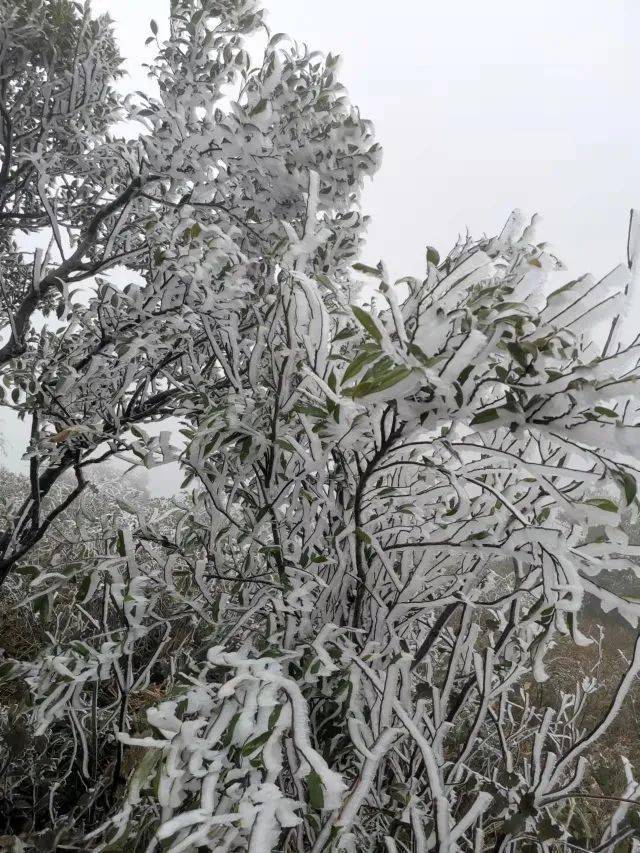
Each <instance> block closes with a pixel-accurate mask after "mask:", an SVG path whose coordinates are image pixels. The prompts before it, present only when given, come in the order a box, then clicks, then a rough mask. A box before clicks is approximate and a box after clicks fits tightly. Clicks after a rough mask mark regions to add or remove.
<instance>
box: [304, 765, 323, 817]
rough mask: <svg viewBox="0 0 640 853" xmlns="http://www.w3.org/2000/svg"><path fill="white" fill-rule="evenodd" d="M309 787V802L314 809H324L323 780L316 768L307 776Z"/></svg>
mask: <svg viewBox="0 0 640 853" xmlns="http://www.w3.org/2000/svg"><path fill="white" fill-rule="evenodd" d="M307 789H308V791H309V803H310V805H311V807H312V808H314V809H323V808H324V791H323V789H322V781H321V780H320V777H319V776H318V774H317V773H316V771H315V770H312V771H311V773H309V775H308V776H307Z"/></svg>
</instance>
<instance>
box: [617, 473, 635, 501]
mask: <svg viewBox="0 0 640 853" xmlns="http://www.w3.org/2000/svg"><path fill="white" fill-rule="evenodd" d="M619 475H620V480H621V481H622V487H623V489H624V498H625V500H626V502H627V506H630V505H631V504H632V503H633V502H634V500H635V497H636V493H637V491H638V484H637V483H636V478H635V477H634V476H633V474H630V473H629V472H628V471H623V470H620V471H619Z"/></svg>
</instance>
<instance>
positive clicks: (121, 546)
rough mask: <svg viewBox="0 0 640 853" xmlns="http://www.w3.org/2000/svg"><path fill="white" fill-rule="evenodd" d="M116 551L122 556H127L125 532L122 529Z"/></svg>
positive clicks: (117, 539)
mask: <svg viewBox="0 0 640 853" xmlns="http://www.w3.org/2000/svg"><path fill="white" fill-rule="evenodd" d="M116 551H117V552H118V554H120V556H121V557H126V556H127V549H126V547H125V544H124V533H123V532H122V530H118V536H117V538H116Z"/></svg>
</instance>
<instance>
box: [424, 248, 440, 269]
mask: <svg viewBox="0 0 640 853" xmlns="http://www.w3.org/2000/svg"><path fill="white" fill-rule="evenodd" d="M427 262H428V263H430V264H435V265H436V266H438V264H439V263H440V252H438V250H437V249H434V248H433V246H427Z"/></svg>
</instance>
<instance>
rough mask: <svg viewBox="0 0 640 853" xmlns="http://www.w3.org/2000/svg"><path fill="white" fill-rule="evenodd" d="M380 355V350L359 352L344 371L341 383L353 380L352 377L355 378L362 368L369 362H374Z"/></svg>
mask: <svg viewBox="0 0 640 853" xmlns="http://www.w3.org/2000/svg"><path fill="white" fill-rule="evenodd" d="M379 355H380V350H376V351H375V352H361V353H358V355H357V356H356V357H355V358H354V359H353V361H352V362H351V364H350V365H349V366H348V367H347V369H346V370H345V372H344V374H343V376H342V381H343V382H347V381H348V380H349V379H353V377H354V376H357V375H358V373H360V371H361V370H362V368H363V367H364V366H365V365H367V364H369V363H370V362H371V361H374V360H375V359H376V358H378V356H379Z"/></svg>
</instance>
